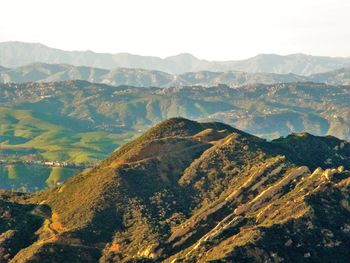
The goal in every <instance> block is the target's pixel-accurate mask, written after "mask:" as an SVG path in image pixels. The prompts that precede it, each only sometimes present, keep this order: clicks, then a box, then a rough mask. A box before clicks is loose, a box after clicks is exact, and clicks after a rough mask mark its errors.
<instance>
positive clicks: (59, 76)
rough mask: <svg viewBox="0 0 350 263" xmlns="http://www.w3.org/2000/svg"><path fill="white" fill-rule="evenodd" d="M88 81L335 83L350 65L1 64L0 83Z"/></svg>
mask: <svg viewBox="0 0 350 263" xmlns="http://www.w3.org/2000/svg"><path fill="white" fill-rule="evenodd" d="M78 79H79V80H86V81H89V82H95V83H103V84H108V85H114V86H118V85H131V86H137V87H151V86H152V87H171V86H192V85H201V86H205V87H210V86H215V85H218V84H225V85H228V86H230V87H237V86H241V85H247V84H257V83H262V84H275V83H292V82H308V81H311V82H322V83H326V84H331V85H344V84H349V83H350V68H343V69H338V70H335V71H330V72H325V73H317V74H312V75H309V76H301V75H296V74H291V73H290V74H276V73H247V72H240V71H226V72H211V71H199V72H187V73H183V74H178V75H176V74H169V73H166V72H162V71H156V70H146V69H132V68H116V69H111V70H108V69H101V68H93V67H85V66H72V65H68V64H46V63H32V64H29V65H26V66H22V67H18V68H13V69H8V68H5V67H0V82H2V83H9V82H15V83H23V82H54V81H66V80H78Z"/></svg>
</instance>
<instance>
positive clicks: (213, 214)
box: [0, 118, 350, 262]
mask: <svg viewBox="0 0 350 263" xmlns="http://www.w3.org/2000/svg"><path fill="white" fill-rule="evenodd" d="M349 161H350V144H349V143H348V142H346V141H342V140H339V139H337V138H335V137H331V136H328V137H317V136H313V135H310V134H308V133H295V134H291V135H289V136H287V137H285V138H280V139H278V140H274V141H271V142H267V141H265V140H263V139H260V138H258V137H255V136H252V135H249V134H247V133H244V132H242V131H240V130H237V129H235V128H232V127H230V126H228V125H225V124H222V123H216V122H211V123H198V122H194V121H191V120H188V119H184V118H172V119H169V120H166V121H164V122H161V123H160V124H158V125H156V126H155V127H154V128H152V129H150V130H148V131H147V132H146V133H144V134H143V135H142V136H141V137H139V138H137V139H135V140H134V141H131V142H129V143H127V144H125V145H124V146H122V147H121V148H119V149H118V150H116V151H115V152H114V153H113V154H112V155H111V156H110V157H109V158H107V159H106V160H105V161H103V162H102V163H101V164H100V165H99V166H97V167H96V168H94V169H93V170H92V171H90V172H88V173H82V174H79V175H77V176H74V177H72V178H71V179H69V180H68V181H67V182H66V183H64V184H63V185H61V186H59V187H56V188H54V189H50V190H45V191H43V192H38V193H34V194H21V193H15V192H7V191H2V192H1V198H0V200H1V201H0V202H1V204H2V205H1V206H0V209H1V213H0V232H1V235H0V245H1V251H0V258H1V261H2V262H9V261H10V262H98V261H100V262H281V261H286V262H316V261H320V260H322V261H324V262H346V261H348V260H349V258H350V253H349V249H348V248H349V245H350V238H349V235H350V204H349V196H350V192H349V190H350V186H349V185H350V172H349V170H348V169H349V168H350V166H349V163H350V162H349Z"/></svg>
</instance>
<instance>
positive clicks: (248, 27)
mask: <svg viewBox="0 0 350 263" xmlns="http://www.w3.org/2000/svg"><path fill="white" fill-rule="evenodd" d="M349 14H350V0H215V1H214V0H213V1H210V0H122V1H120V0H1V11H0V42H2V41H9V40H16V41H25V42H40V43H43V44H45V45H48V46H51V47H56V48H60V49H65V50H93V51H96V52H107V53H119V52H129V53H133V54H140V55H154V56H160V57H166V56H170V55H175V54H178V53H184V52H185V53H192V54H193V55H195V56H197V57H199V58H204V59H209V60H234V59H243V58H247V57H251V56H254V55H256V54H259V53H277V54H282V55H285V54H291V53H306V54H311V55H325V56H350V15H349Z"/></svg>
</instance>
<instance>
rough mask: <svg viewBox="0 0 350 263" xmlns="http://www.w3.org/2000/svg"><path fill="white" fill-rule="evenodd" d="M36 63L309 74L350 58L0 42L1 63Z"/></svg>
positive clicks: (339, 65) (349, 62) (341, 64)
mask: <svg viewBox="0 0 350 263" xmlns="http://www.w3.org/2000/svg"><path fill="white" fill-rule="evenodd" d="M34 62H43V63H55V64H62V63H63V64H71V65H75V66H88V67H95V68H105V69H113V68H117V67H125V68H142V69H147V70H158V71H164V72H168V73H171V74H182V73H185V72H197V71H214V72H217V71H219V72H223V71H232V70H235V71H244V72H250V73H257V72H267V73H277V74H288V73H293V74H298V75H309V74H313V73H321V72H326V71H332V70H336V69H339V68H346V67H350V58H333V57H317V56H309V55H304V54H293V55H287V56H280V55H275V54H261V55H258V56H255V57H252V58H249V59H246V60H238V61H208V60H203V59H198V58H196V57H194V56H193V55H191V54H186V53H184V54H179V55H176V56H171V57H167V58H164V59H162V58H159V57H150V56H139V55H133V54H128V53H119V54H108V53H95V52H92V51H64V50H60V49H55V48H50V47H47V46H45V45H42V44H39V43H24V42H3V43H0V65H2V66H5V67H9V68H14V67H19V66H24V65H27V64H30V63H34Z"/></svg>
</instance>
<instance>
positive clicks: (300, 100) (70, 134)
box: [0, 81, 350, 163]
mask: <svg viewBox="0 0 350 263" xmlns="http://www.w3.org/2000/svg"><path fill="white" fill-rule="evenodd" d="M349 96H350V88H349V86H331V85H326V84H317V83H289V84H273V85H262V84H257V85H247V86H241V87H237V88H235V89H232V88H230V87H228V86H225V85H218V86H213V87H201V86H180V87H173V88H155V87H153V88H147V87H131V86H118V87H115V86H109V85H105V84H94V83H89V82H86V81H64V82H50V83H24V84H0V107H1V117H0V118H1V123H0V127H1V130H0V131H1V133H0V144H1V150H2V151H5V152H6V153H8V154H11V153H14V151H15V153H14V154H17V155H19V156H22V157H24V158H28V156H30V155H32V154H34V155H35V157H36V158H41V159H51V160H61V161H64V160H66V161H67V160H68V161H72V162H78V163H80V162H88V161H91V160H98V159H103V158H105V157H106V156H107V155H108V154H109V153H111V152H112V151H113V149H114V148H116V147H117V146H118V145H120V144H121V143H123V142H124V141H125V140H128V139H130V138H131V137H132V136H134V135H135V134H137V133H140V132H143V131H145V130H146V129H148V128H149V127H151V126H152V125H154V124H155V123H157V122H159V121H161V120H164V119H167V118H170V117H176V116H184V117H188V118H192V119H196V120H207V121H209V120H217V121H223V122H226V123H229V124H230V125H234V126H235V127H237V128H239V129H241V130H244V131H246V132H249V133H251V134H255V135H258V136H262V137H264V138H268V139H275V138H278V137H280V136H286V135H288V134H290V133H293V132H303V131H307V132H310V133H313V134H316V135H334V136H337V137H339V138H341V139H347V140H348V139H349V138H350V113H349V107H348V102H349V99H350V97H349Z"/></svg>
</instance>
